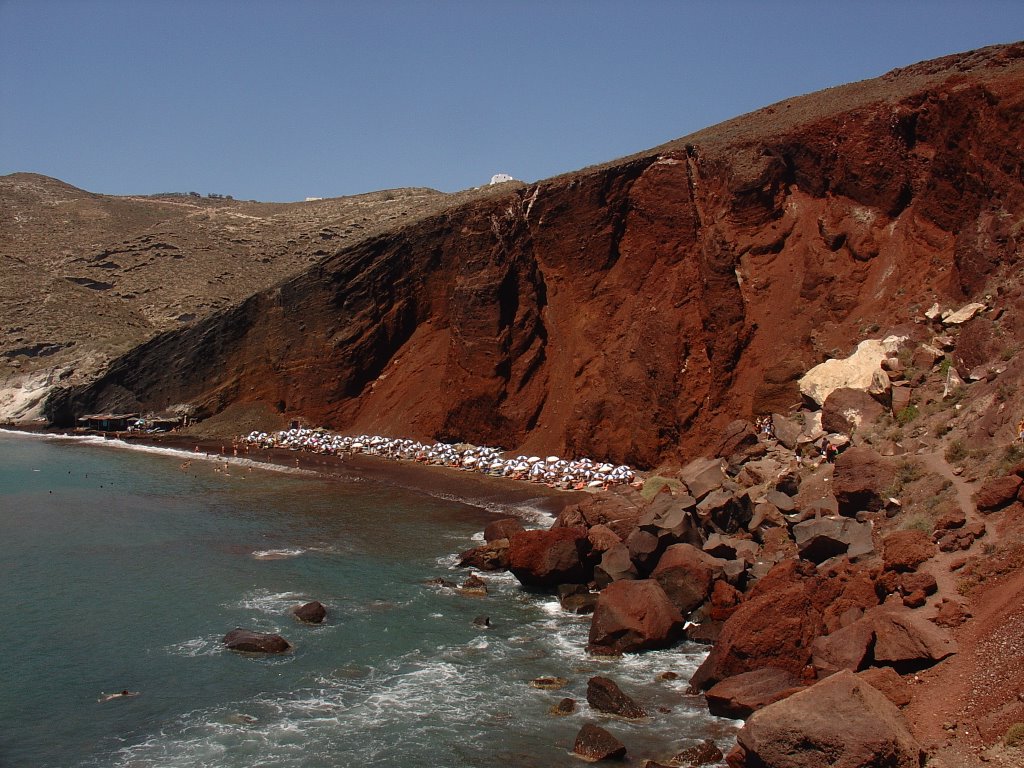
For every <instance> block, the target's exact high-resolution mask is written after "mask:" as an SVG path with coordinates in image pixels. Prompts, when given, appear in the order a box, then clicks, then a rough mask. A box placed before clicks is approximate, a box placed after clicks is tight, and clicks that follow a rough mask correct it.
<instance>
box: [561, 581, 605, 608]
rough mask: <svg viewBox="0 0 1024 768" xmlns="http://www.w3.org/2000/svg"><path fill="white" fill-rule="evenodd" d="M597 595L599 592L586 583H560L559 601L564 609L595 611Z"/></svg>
mask: <svg viewBox="0 0 1024 768" xmlns="http://www.w3.org/2000/svg"><path fill="white" fill-rule="evenodd" d="M597 597H598V595H597V593H596V592H591V591H590V590H589V589H588V588H587V585H586V584H559V585H558V603H559V605H561V606H562V610H563V611H569V612H570V613H593V612H594V608H596V607H597Z"/></svg>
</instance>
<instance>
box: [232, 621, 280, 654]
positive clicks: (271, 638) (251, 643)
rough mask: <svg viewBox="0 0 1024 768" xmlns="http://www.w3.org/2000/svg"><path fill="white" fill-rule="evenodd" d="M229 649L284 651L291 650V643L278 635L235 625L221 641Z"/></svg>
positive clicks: (257, 651)
mask: <svg viewBox="0 0 1024 768" xmlns="http://www.w3.org/2000/svg"><path fill="white" fill-rule="evenodd" d="M222 642H223V643H224V647H225V648H227V649H228V650H230V651H241V652H243V653H284V652H285V651H289V650H291V647H292V646H291V643H289V642H288V641H287V640H285V639H284V638H283V637H281V636H280V635H275V634H265V633H262V632H253V631H251V630H248V629H242V628H241V627H237V628H235V629H233V630H231V631H230V632H228V633H227V634H226V635H224V639H223V641H222Z"/></svg>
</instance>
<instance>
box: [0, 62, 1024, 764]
mask: <svg viewBox="0 0 1024 768" xmlns="http://www.w3.org/2000/svg"><path fill="white" fill-rule="evenodd" d="M1022 113H1024V44H1021V43H1017V44H1012V45H1007V46H997V47H993V48H987V49H983V50H980V51H973V52H968V53H963V54H958V55H955V56H950V57H946V58H943V59H938V60H935V61H930V62H924V63H921V64H916V65H913V66H909V67H906V68H903V69H900V70H895V71H893V72H890V73H888V74H887V75H884V76H883V77H881V78H877V79H875V80H869V81H865V82H862V83H855V84H851V85H847V86H842V87H839V88H833V89H829V90H827V91H823V92H820V93H816V94H811V95H808V96H802V97H799V98H794V99H790V100H787V101H784V102H780V103H778V104H775V105H772V106H769V107H766V108H764V109H762V110H759V111H757V112H754V113H751V114H749V115H745V116H742V117H739V118H736V119H735V120H732V121H729V122H727V123H723V124H721V125H718V126H713V127H711V128H708V129H706V130H704V131H701V132H698V133H696V134H693V135H691V136H688V137H685V138H683V139H679V140H677V141H674V142H671V143H669V144H666V145H664V146H661V147H657V148H654V149H652V150H649V151H646V152H642V153H639V154H637V155H634V156H632V157H628V158H623V159H620V160H616V161H614V162H610V163H607V164H605V165H602V166H597V167H594V168H588V169H584V170H582V171H579V172H576V173H572V174H567V175H565V176H560V177H556V178H554V179H549V180H546V181H541V182H537V183H534V184H518V183H513V184H505V185H496V186H494V187H489V188H483V189H480V190H471V191H467V192H465V193H460V194H459V195H442V194H440V193H435V192H432V191H430V190H396V191H392V192H387V193H373V194H372V195H368V196H360V197H358V198H341V199H337V200H332V201H314V202H309V203H293V204H281V205H270V204H259V203H243V202H239V201H233V200H227V199H224V198H220V197H215V198H197V197H195V196H190V195H186V196H155V197H152V198H111V197H108V196H103V195H93V194H91V193H87V192H83V191H81V190H77V189H74V188H71V187H68V186H67V185H64V184H62V183H60V182H57V181H55V180H52V179H44V178H41V177H35V176H31V175H26V174H14V175H12V176H8V177H4V178H3V179H0V214H2V216H3V221H4V226H3V227H2V228H0V246H2V247H0V253H2V254H3V256H4V263H5V268H6V273H5V274H6V275H7V276H6V277H5V279H4V281H3V294H2V295H0V314H2V316H3V318H4V322H3V324H2V328H3V329H4V334H5V335H4V337H3V338H0V379H2V380H3V381H2V386H3V387H4V389H3V391H2V393H0V408H2V409H3V410H2V413H0V417H2V418H3V419H5V420H8V421H12V422H21V423H40V422H42V423H46V424H49V425H53V426H56V427H64V428H69V427H73V426H74V425H75V423H76V420H77V419H78V418H80V417H81V416H83V415H85V414H88V413H96V412H99V411H119V412H129V411H132V412H142V413H145V412H158V411H164V410H168V409H178V410H179V411H186V412H187V413H188V414H189V416H190V418H191V419H193V420H195V421H196V422H198V423H195V424H193V426H190V427H189V428H188V430H186V431H185V433H184V434H185V435H188V439H192V436H205V437H207V438H210V437H216V438H221V437H224V436H238V435H243V434H246V433H248V432H249V431H251V430H253V429H262V430H268V431H269V430H275V429H279V428H281V427H283V426H286V425H288V424H289V423H290V422H293V421H299V422H302V423H305V424H309V425H316V426H324V427H328V428H330V429H332V430H335V431H338V432H344V433H348V434H358V433H360V432H367V433H372V434H380V435H392V436H395V437H407V438H410V439H415V440H423V441H427V440H442V441H448V442H460V441H465V442H468V443H474V444H478V445H481V444H482V445H494V446H499V445H500V446H504V447H507V448H515V449H516V450H518V451H522V452H523V453H525V454H537V455H539V456H545V455H548V454H555V455H557V456H566V457H575V456H590V457H593V458H594V459H596V460H600V461H607V462H610V463H612V464H624V465H630V466H632V467H636V468H639V469H642V470H646V471H647V473H646V481H645V483H644V484H643V487H642V488H640V489H638V488H633V487H630V486H624V487H616V488H613V489H612V490H610V491H607V492H602V493H599V494H593V495H591V496H588V497H586V498H585V499H583V500H582V501H579V502H578V503H574V504H572V505H571V506H568V507H566V508H565V509H563V510H562V512H561V514H560V515H559V518H558V521H557V522H556V524H555V526H554V527H553V528H551V529H550V530H542V531H519V530H517V529H516V528H515V526H513V525H511V524H509V525H507V526H504V527H499V528H497V529H496V530H494V531H492V532H491V533H490V534H489V535H488V542H487V544H486V546H485V547H483V548H481V550H477V551H474V552H469V553H466V554H465V555H464V556H463V561H464V563H465V564H466V565H467V566H471V567H473V568H474V569H475V570H479V571H486V570H489V569H498V568H507V569H508V570H510V571H511V572H512V573H513V574H514V575H515V576H516V577H517V578H518V579H519V580H520V581H521V582H522V583H523V584H524V585H525V586H527V587H528V588H530V589H541V590H552V591H557V592H558V594H559V595H560V597H561V599H562V601H563V605H564V606H565V607H566V609H567V610H573V611H590V610H592V611H593V623H592V629H591V633H590V638H589V648H590V650H591V652H593V653H599V654H616V653H634V652H642V651H643V650H645V649H649V648H660V647H671V646H672V645H673V644H674V643H677V642H678V641H680V640H682V639H683V638H684V637H685V638H689V639H690V640H694V641H697V642H704V643H707V644H708V646H709V649H710V652H709V655H708V657H707V660H706V661H705V662H704V664H702V666H701V667H700V669H699V670H698V671H697V674H696V675H695V676H694V678H693V680H692V681H691V684H692V688H693V691H694V695H703V696H705V697H706V700H707V702H708V706H709V708H710V709H711V711H712V712H714V713H716V714H723V715H726V716H729V717H739V718H745V719H746V724H745V725H744V727H743V728H742V729H741V730H740V731H739V734H738V737H737V740H736V743H735V745H732V744H730V745H720V746H722V747H723V751H724V752H727V753H728V755H727V760H728V763H729V764H730V765H731V766H733V768H741V766H746V768H753V767H754V766H812V765H822V766H825V765H842V766H861V765H863V766H868V765H893V766H904V765H906V766H911V765H924V764H928V765H934V766H936V767H937V768H942V766H945V767H946V768H960V767H961V766H974V765H979V764H980V763H981V762H986V763H988V764H994V765H1005V766H1011V765H1013V766H1015V765H1019V764H1020V763H1021V762H1022V759H1024V757H1022V752H1021V750H1020V748H1019V745H1020V744H1021V743H1022V742H1024V735H1022V732H1024V701H1022V700H1021V691H1022V690H1024V688H1022V680H1024V676H1022V674H1021V672H1020V670H1021V668H1022V666H1021V662H1022V661H1024V642H1022V640H1021V638H1022V637H1024V634H1022V632H1021V631H1020V630H1021V629H1022V628H1024V611H1022V609H1021V602H1020V596H1021V594H1022V593H1024V543H1022V542H1024V490H1022V484H1024V463H1022V462H1024V447H1022V443H1021V439H1020V438H1021V436H1020V434H1019V430H1020V426H1019V425H1020V423H1021V420H1022V417H1024V394H1022V392H1024V389H1022V387H1021V379H1022V372H1024V368H1022V366H1024V363H1022V362H1021V356H1020V351H1021V349H1022V346H1024V318H1022V312H1024V301H1022V293H1021V290H1022V289H1021V285H1022V279H1021V278H1022V277H1024V274H1022V273H1024V261H1022V259H1021V250H1022V239H1021V238H1022V234H1021V233H1022V227H1024V151H1022V149H1021V147H1022V146H1024V144H1022V141H1024V136H1022V130H1024V129H1022V125H1024V122H1022V120H1021V116H1022ZM178 439H185V437H184V436H181V435H180V436H179V438H178ZM574 501H576V500H574ZM485 578H486V577H485ZM603 690H605V691H606V692H607V691H608V690H610V686H607V685H605V686H604V687H603ZM595 696H596V694H595ZM553 704H556V703H555V702H554V701H553ZM642 704H643V702H642V701H641V702H639V705H641V706H642ZM822 713H829V717H827V718H823V717H822V716H821V714H822ZM617 716H621V715H617ZM602 724H603V726H607V730H604V729H603V727H599V726H596V725H595V726H594V728H590V729H587V730H586V732H585V733H581V734H580V737H579V740H578V750H579V751H580V753H581V754H583V755H585V756H587V757H589V758H598V757H617V756H621V755H622V751H623V750H628V744H626V745H623V744H621V743H619V742H618V741H617V739H616V737H615V736H614V731H615V727H614V721H613V720H602ZM620 748H621V749H620ZM716 749H717V748H716V747H715V745H711V747H710V748H708V749H706V750H705V751H704V752H702V753H701V754H700V755H698V754H697V753H696V752H695V753H694V754H693V755H689V754H687V755H685V756H684V755H683V754H680V755H674V756H666V757H665V763H666V764H672V765H691V764H697V763H698V762H701V761H703V762H714V761H716V760H718V759H719V758H718V757H716V756H715V755H716ZM698 751H699V750H698Z"/></svg>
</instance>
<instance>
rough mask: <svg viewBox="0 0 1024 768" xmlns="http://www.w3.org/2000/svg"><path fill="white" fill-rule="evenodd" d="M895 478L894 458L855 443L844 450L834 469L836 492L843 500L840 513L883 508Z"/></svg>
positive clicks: (850, 513)
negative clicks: (892, 459)
mask: <svg viewBox="0 0 1024 768" xmlns="http://www.w3.org/2000/svg"><path fill="white" fill-rule="evenodd" d="M895 479H896V471H895V468H894V467H893V465H892V462H890V461H889V460H887V459H885V458H884V457H883V456H881V455H880V454H878V453H876V452H875V451H874V450H872V449H871V448H868V447H867V446H855V447H853V448H848V449H847V450H845V451H843V452H842V453H841V454H839V456H838V457H837V458H836V463H835V467H834V469H833V472H832V493H833V495H834V496H835V497H836V501H838V502H839V513H840V514H843V515H854V514H856V513H857V512H860V511H862V510H868V511H870V512H875V511H877V510H879V509H881V508H882V507H883V506H885V499H886V495H887V489H889V488H891V487H892V486H893V482H894V481H895Z"/></svg>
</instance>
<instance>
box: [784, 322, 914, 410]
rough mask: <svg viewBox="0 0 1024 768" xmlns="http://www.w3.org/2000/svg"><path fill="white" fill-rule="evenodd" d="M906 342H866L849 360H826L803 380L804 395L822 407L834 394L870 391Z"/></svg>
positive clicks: (895, 339) (897, 338) (902, 338)
mask: <svg viewBox="0 0 1024 768" xmlns="http://www.w3.org/2000/svg"><path fill="white" fill-rule="evenodd" d="M906 340H907V337H906V336H888V337H886V338H884V339H867V340H866V341H862V342H861V343H860V344H858V345H857V350H856V351H855V352H854V353H853V354H852V355H850V356H849V357H847V358H841V359H834V360H826V361H825V362H824V363H821V364H820V365H816V366H814V367H813V368H811V370H809V371H808V372H807V373H805V374H804V376H803V378H802V379H800V392H801V394H803V395H804V396H805V397H807V398H809V399H811V400H813V401H814V402H815V403H817V404H818V406H819V407H820V406H821V405H822V404H824V402H825V398H827V397H828V396H829V395H830V394H832V391H833V390H836V389H841V388H848V389H862V390H864V391H868V390H869V389H870V388H871V385H872V381H873V380H874V379H875V372H876V371H879V372H880V368H881V365H882V361H883V360H884V359H885V358H887V357H892V356H894V355H896V354H897V353H898V352H899V348H900V346H901V345H902V344H903V342H905V341H906Z"/></svg>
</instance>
